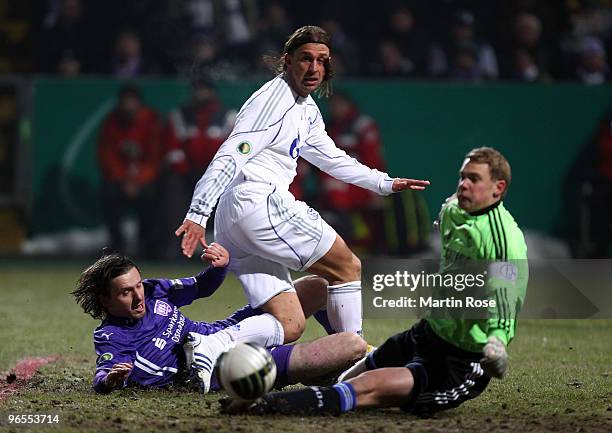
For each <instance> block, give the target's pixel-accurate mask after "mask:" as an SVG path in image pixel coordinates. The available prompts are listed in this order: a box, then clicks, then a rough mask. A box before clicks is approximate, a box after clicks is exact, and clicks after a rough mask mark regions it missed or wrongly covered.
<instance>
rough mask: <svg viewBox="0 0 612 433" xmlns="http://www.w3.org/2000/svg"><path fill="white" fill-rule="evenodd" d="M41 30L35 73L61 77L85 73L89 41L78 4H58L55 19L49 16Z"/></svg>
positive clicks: (66, 1)
mask: <svg viewBox="0 0 612 433" xmlns="http://www.w3.org/2000/svg"><path fill="white" fill-rule="evenodd" d="M44 26H45V28H44V30H43V32H42V34H41V39H40V45H39V47H40V52H39V56H38V57H39V65H38V70H39V71H40V72H44V73H51V74H60V75H62V76H76V75H78V74H80V73H82V72H83V71H85V70H86V59H85V57H86V55H87V52H88V47H87V43H88V41H89V39H88V29H87V24H86V23H85V21H84V18H83V11H82V7H81V2H80V0H62V2H61V7H60V9H59V13H58V15H57V16H55V15H49V16H48V17H47V20H46V22H45V23H44Z"/></svg>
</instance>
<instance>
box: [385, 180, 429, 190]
mask: <svg viewBox="0 0 612 433" xmlns="http://www.w3.org/2000/svg"><path fill="white" fill-rule="evenodd" d="M429 183H430V182H429V181H428V180H418V179H405V178H397V179H395V180H394V181H393V186H392V187H391V188H392V189H393V192H400V191H405V190H407V189H412V190H417V191H422V190H424V189H425V188H426V187H427V186H428V185H429Z"/></svg>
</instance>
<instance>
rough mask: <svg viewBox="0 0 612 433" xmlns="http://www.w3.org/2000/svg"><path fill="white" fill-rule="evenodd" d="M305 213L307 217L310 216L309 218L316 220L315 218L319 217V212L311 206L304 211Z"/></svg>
mask: <svg viewBox="0 0 612 433" xmlns="http://www.w3.org/2000/svg"><path fill="white" fill-rule="evenodd" d="M306 215H308V218H310V219H311V220H316V219H317V218H319V212H317V211H316V210H314V209H313V208H311V207H309V208H308V210H307V211H306Z"/></svg>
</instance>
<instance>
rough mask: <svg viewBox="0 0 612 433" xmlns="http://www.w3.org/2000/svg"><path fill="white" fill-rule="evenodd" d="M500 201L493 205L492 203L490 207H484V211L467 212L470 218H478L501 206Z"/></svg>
mask: <svg viewBox="0 0 612 433" xmlns="http://www.w3.org/2000/svg"><path fill="white" fill-rule="evenodd" d="M501 202H502V201H501V200H498V201H496V202H495V203H493V204H492V205H491V206H489V207H486V208H484V209H480V210H477V211H475V212H468V213H469V214H470V215H471V216H480V215H484V214H486V213H488V212H489V211H492V210H493V209H495V208H496V207H497V206H499V205H500V204H501Z"/></svg>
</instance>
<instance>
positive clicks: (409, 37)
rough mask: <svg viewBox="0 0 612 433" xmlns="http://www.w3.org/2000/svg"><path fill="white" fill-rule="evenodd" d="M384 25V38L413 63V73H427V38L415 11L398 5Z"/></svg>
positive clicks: (419, 74)
mask: <svg viewBox="0 0 612 433" xmlns="http://www.w3.org/2000/svg"><path fill="white" fill-rule="evenodd" d="M383 27H384V29H385V30H383V32H382V35H383V38H384V39H386V40H388V41H392V42H393V43H394V44H395V45H396V46H397V47H398V49H399V51H400V52H401V55H402V58H403V59H405V62H406V63H407V64H410V65H411V66H410V70H411V75H412V76H423V75H425V64H426V58H427V52H426V47H427V38H426V35H425V34H424V33H423V32H422V31H421V30H420V29H419V28H418V27H417V22H416V17H415V14H414V13H413V11H412V10H411V9H409V8H406V7H403V6H400V7H398V8H397V9H395V10H393V11H392V12H391V14H390V15H389V18H388V22H387V25H386V26H383Z"/></svg>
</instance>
